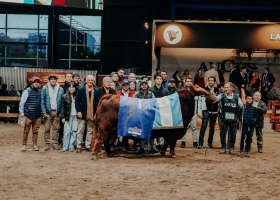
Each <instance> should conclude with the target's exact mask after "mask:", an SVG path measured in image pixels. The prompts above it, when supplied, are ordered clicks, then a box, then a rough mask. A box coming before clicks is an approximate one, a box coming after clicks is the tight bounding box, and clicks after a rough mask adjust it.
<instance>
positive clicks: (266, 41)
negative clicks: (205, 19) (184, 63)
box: [155, 21, 280, 49]
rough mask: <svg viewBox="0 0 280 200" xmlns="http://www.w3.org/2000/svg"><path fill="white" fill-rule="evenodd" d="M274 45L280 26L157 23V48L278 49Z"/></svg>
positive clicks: (279, 35) (276, 45)
mask: <svg viewBox="0 0 280 200" xmlns="http://www.w3.org/2000/svg"><path fill="white" fill-rule="evenodd" d="M237 30H238V31H237ZM275 41H280V26H279V24H271V23H270V24H255V23H254V24H250V23H190V22H178V23H175V22H173V23H171V22H162V21H161V22H156V32H155V46H156V47H172V48H224V49H279V43H278V42H275Z"/></svg>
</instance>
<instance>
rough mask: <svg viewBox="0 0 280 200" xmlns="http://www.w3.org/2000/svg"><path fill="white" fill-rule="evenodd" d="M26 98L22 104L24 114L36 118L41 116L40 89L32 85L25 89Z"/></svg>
mask: <svg viewBox="0 0 280 200" xmlns="http://www.w3.org/2000/svg"><path fill="white" fill-rule="evenodd" d="M26 90H27V92H28V98H27V100H26V102H25V104H24V116H26V117H28V118H31V119H36V118H38V117H40V116H41V90H39V89H34V88H33V87H32V86H30V87H29V88H27V89H26Z"/></svg>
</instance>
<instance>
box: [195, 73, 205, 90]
mask: <svg viewBox="0 0 280 200" xmlns="http://www.w3.org/2000/svg"><path fill="white" fill-rule="evenodd" d="M193 83H194V85H198V86H199V87H202V88H204V87H205V85H204V77H203V75H202V71H201V70H200V69H199V70H197V73H196V75H195V77H194V81H193Z"/></svg>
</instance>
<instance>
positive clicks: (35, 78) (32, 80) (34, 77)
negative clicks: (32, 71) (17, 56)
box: [29, 76, 42, 83]
mask: <svg viewBox="0 0 280 200" xmlns="http://www.w3.org/2000/svg"><path fill="white" fill-rule="evenodd" d="M36 80H38V81H39V82H42V79H40V78H39V77H38V76H33V77H32V78H31V79H30V80H29V82H30V83H33V82H34V81H36Z"/></svg>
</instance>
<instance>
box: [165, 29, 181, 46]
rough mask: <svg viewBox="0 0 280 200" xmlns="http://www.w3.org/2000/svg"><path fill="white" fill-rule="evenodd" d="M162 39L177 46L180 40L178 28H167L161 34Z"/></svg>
mask: <svg viewBox="0 0 280 200" xmlns="http://www.w3.org/2000/svg"><path fill="white" fill-rule="evenodd" d="M163 38H164V40H165V41H166V42H167V43H168V44H177V43H178V42H180V41H181V39H182V30H181V29H180V28H179V27H178V26H174V25H171V26H168V27H166V29H165V30H164V32H163Z"/></svg>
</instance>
